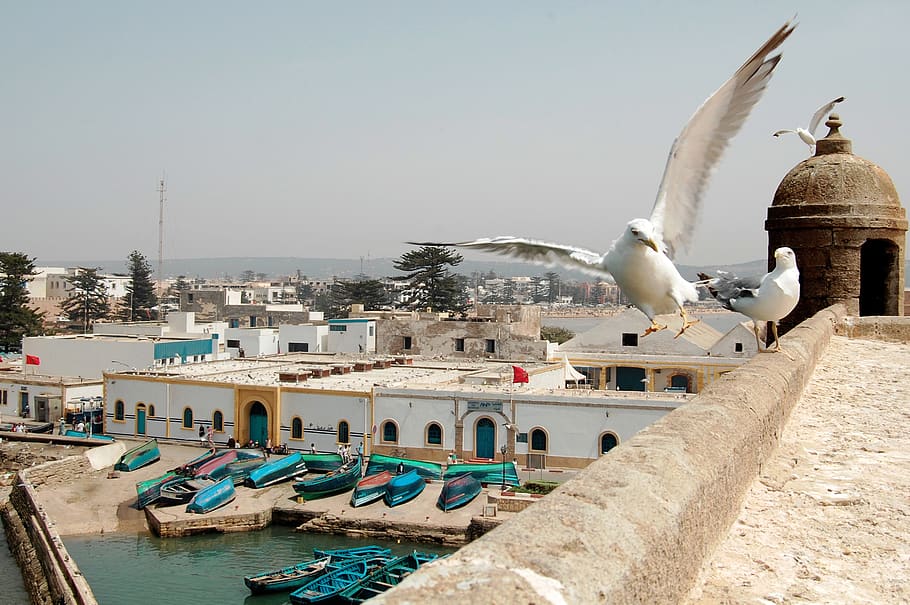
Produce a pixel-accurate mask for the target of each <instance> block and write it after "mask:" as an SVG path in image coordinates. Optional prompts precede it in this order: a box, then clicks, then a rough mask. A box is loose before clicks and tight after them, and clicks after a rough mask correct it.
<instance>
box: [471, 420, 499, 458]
mask: <svg viewBox="0 0 910 605" xmlns="http://www.w3.org/2000/svg"><path fill="white" fill-rule="evenodd" d="M474 455H475V456H477V457H478V458H490V459H491V460H492V459H493V457H494V456H495V455H496V425H494V424H493V421H492V420H490V419H489V418H481V419H480V420H478V421H477V425H476V426H475V428H474Z"/></svg>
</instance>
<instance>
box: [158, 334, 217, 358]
mask: <svg viewBox="0 0 910 605" xmlns="http://www.w3.org/2000/svg"><path fill="white" fill-rule="evenodd" d="M212 350H213V349H212V339H211V338H207V339H205V340H181V341H177V342H156V343H155V360H156V361H157V360H159V359H170V358H172V357H177V356H178V355H179V356H180V357H181V358H182V359H184V360H186V359H187V358H188V357H191V356H193V355H211V354H212Z"/></svg>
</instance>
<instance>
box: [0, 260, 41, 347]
mask: <svg viewBox="0 0 910 605" xmlns="http://www.w3.org/2000/svg"><path fill="white" fill-rule="evenodd" d="M33 275H35V259H33V258H29V257H28V256H26V255H25V254H22V253H21V252H0V351H21V350H22V339H23V338H24V337H26V336H38V335H40V334H41V333H42V332H43V330H42V325H43V321H44V313H39V312H38V311H36V310H34V309H32V308H31V307H29V306H28V303H29V297H28V289H27V288H26V284H27V283H28V282H29V281H30V280H31V278H32V276H33Z"/></svg>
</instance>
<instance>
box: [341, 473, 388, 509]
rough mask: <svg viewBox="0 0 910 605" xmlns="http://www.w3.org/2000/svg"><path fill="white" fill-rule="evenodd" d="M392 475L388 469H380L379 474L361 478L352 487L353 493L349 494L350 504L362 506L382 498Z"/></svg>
mask: <svg viewBox="0 0 910 605" xmlns="http://www.w3.org/2000/svg"><path fill="white" fill-rule="evenodd" d="M392 477H394V475H393V474H392V473H390V472H389V471H382V472H381V473H379V474H376V475H370V476H368V477H364V478H363V479H361V480H360V481H359V482H358V483H357V486H356V487H355V488H354V493H353V494H351V506H353V507H358V506H364V505H365V504H370V503H371V502H376V501H377V500H382V498H383V497H384V496H385V492H386V488H387V487H388V485H389V481H391V480H392Z"/></svg>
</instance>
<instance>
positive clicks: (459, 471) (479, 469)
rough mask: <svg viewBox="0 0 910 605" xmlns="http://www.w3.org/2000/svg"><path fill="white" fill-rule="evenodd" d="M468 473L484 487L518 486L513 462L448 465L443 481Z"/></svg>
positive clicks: (516, 472)
mask: <svg viewBox="0 0 910 605" xmlns="http://www.w3.org/2000/svg"><path fill="white" fill-rule="evenodd" d="M465 473H470V474H471V475H472V476H473V477H474V478H475V479H477V480H478V481H480V482H481V483H483V484H484V485H501V484H503V483H505V484H506V485H513V486H514V485H519V484H520V483H521V481H519V479H518V471H517V470H516V469H515V463H514V462H506V463H502V462H477V463H470V462H468V463H459V464H450V465H449V468H447V469H446V472H445V475H444V476H443V479H452V478H453V477H457V476H458V475H463V474H465Z"/></svg>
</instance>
